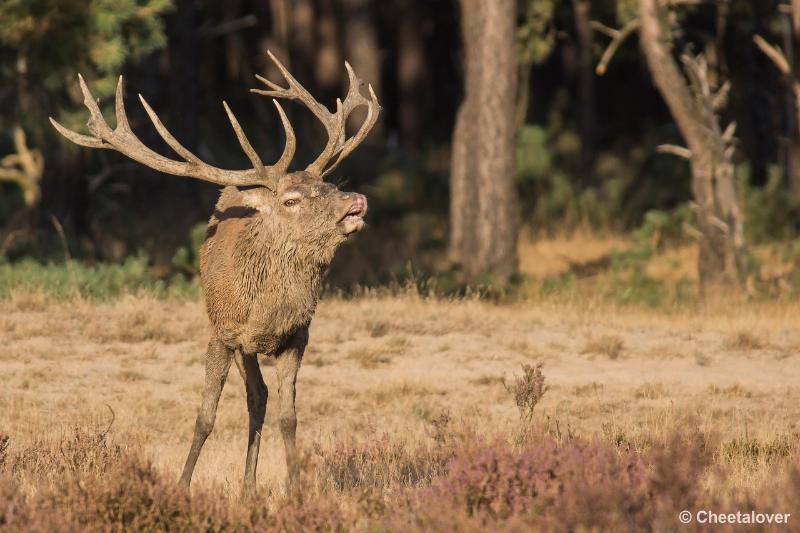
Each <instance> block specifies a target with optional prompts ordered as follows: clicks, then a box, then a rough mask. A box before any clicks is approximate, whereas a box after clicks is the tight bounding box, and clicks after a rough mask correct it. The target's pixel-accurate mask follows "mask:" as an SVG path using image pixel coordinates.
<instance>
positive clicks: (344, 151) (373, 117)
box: [322, 84, 381, 178]
mask: <svg viewBox="0 0 800 533" xmlns="http://www.w3.org/2000/svg"><path fill="white" fill-rule="evenodd" d="M367 87H368V90H369V96H370V100H369V101H368V103H367V106H368V107H367V118H366V119H364V123H363V124H361V127H360V128H359V129H358V133H356V134H355V135H354V136H353V137H351V138H349V139H348V140H347V142H345V143H344V145H342V147H341V149H340V151H339V156H338V157H337V158H336V161H334V162H333V164H332V165H331V166H329V167H328V168H327V169H325V171H324V172H323V173H322V177H323V178H324V177H325V176H327V175H328V174H330V173H331V172H333V170H334V169H335V168H336V167H338V166H339V163H341V162H342V160H343V159H344V158H345V157H347V156H348V155H350V154H351V153H352V152H353V150H355V149H356V148H357V147H358V145H359V144H361V142H362V141H363V140H364V138H365V137H366V136H367V135H368V134H369V132H370V130H371V129H372V127H373V126H374V125H375V123H376V122H377V121H378V113H379V112H380V109H381V106H380V104H379V103H378V97H377V96H376V95H375V91H374V90H373V89H372V85H371V84H370V85H368V86H367ZM359 96H360V95H359ZM362 98H363V96H362ZM364 100H365V101H366V99H364Z"/></svg>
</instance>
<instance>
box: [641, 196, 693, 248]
mask: <svg viewBox="0 0 800 533" xmlns="http://www.w3.org/2000/svg"><path fill="white" fill-rule="evenodd" d="M691 222H692V210H691V209H690V208H689V204H682V205H679V206H678V207H676V208H675V209H672V210H670V211H662V210H658V209H651V210H650V211H648V212H647V213H645V215H644V220H643V221H642V225H641V226H640V227H639V229H637V230H636V231H635V232H634V234H633V236H634V242H635V243H636V246H637V247H645V246H650V247H652V248H654V249H663V248H664V247H665V246H666V245H673V244H679V243H682V242H685V241H686V233H685V231H684V227H685V225H686V224H690V223H691Z"/></svg>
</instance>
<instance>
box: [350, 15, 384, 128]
mask: <svg viewBox="0 0 800 533" xmlns="http://www.w3.org/2000/svg"><path fill="white" fill-rule="evenodd" d="M340 2H341V4H342V7H343V17H344V18H343V25H344V50H345V56H346V58H347V61H349V62H350V65H351V66H352V67H353V70H355V71H356V72H358V76H359V77H360V78H361V79H362V80H364V81H365V82H367V83H370V84H372V88H373V89H374V90H375V94H377V95H379V96H380V94H381V60H380V47H379V46H378V35H377V32H376V30H375V23H374V21H373V17H372V2H371V1H370V0H340ZM342 80H343V83H345V84H347V76H343V77H342ZM365 118H366V110H364V109H358V110H356V111H355V112H353V114H352V115H350V118H349V119H348V126H349V128H352V129H353V130H354V131H355V130H356V129H357V128H358V127H359V126H360V125H361V123H362V122H364V119H365ZM382 136H383V125H382V123H381V121H378V122H377V123H376V124H375V127H374V128H373V129H372V133H371V134H370V135H369V137H367V139H366V142H367V143H369V142H370V140H371V141H372V142H373V143H374V142H376V141H377V140H378V139H380V138H382Z"/></svg>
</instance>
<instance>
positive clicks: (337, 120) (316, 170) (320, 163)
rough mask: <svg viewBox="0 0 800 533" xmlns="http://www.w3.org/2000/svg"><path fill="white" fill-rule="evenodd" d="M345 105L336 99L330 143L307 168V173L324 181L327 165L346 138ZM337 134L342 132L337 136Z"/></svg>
mask: <svg viewBox="0 0 800 533" xmlns="http://www.w3.org/2000/svg"><path fill="white" fill-rule="evenodd" d="M342 109H343V105H342V101H341V99H339V98H337V99H336V113H334V114H333V119H334V122H333V125H332V127H330V128H327V129H328V142H327V143H326V144H325V148H323V149H322V152H321V153H320V154H319V155H318V156H317V158H316V159H315V160H314V161H312V162H311V163H310V164H309V165H308V166H307V167H306V172H310V173H311V174H314V175H315V176H319V177H320V179H322V171H323V170H324V169H325V165H327V164H328V161H330V159H331V157H333V154H335V153H336V149H337V148H338V147H339V143H340V140H341V138H342V137H343V136H344V135H343V134H344V118H345V116H344V113H343V112H342ZM336 132H340V133H339V134H337V133H336Z"/></svg>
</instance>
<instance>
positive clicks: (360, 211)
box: [339, 197, 367, 222]
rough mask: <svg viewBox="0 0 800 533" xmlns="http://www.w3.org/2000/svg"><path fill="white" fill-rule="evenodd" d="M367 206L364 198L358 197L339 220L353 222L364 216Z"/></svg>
mask: <svg viewBox="0 0 800 533" xmlns="http://www.w3.org/2000/svg"><path fill="white" fill-rule="evenodd" d="M366 207H367V206H366V205H365V202H364V200H363V199H362V198H358V197H357V198H356V199H355V201H354V202H353V204H352V205H351V206H350V208H349V209H348V210H347V212H346V213H345V214H344V216H342V218H341V219H339V222H351V221H355V220H360V219H362V218H364V214H365V212H366Z"/></svg>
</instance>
